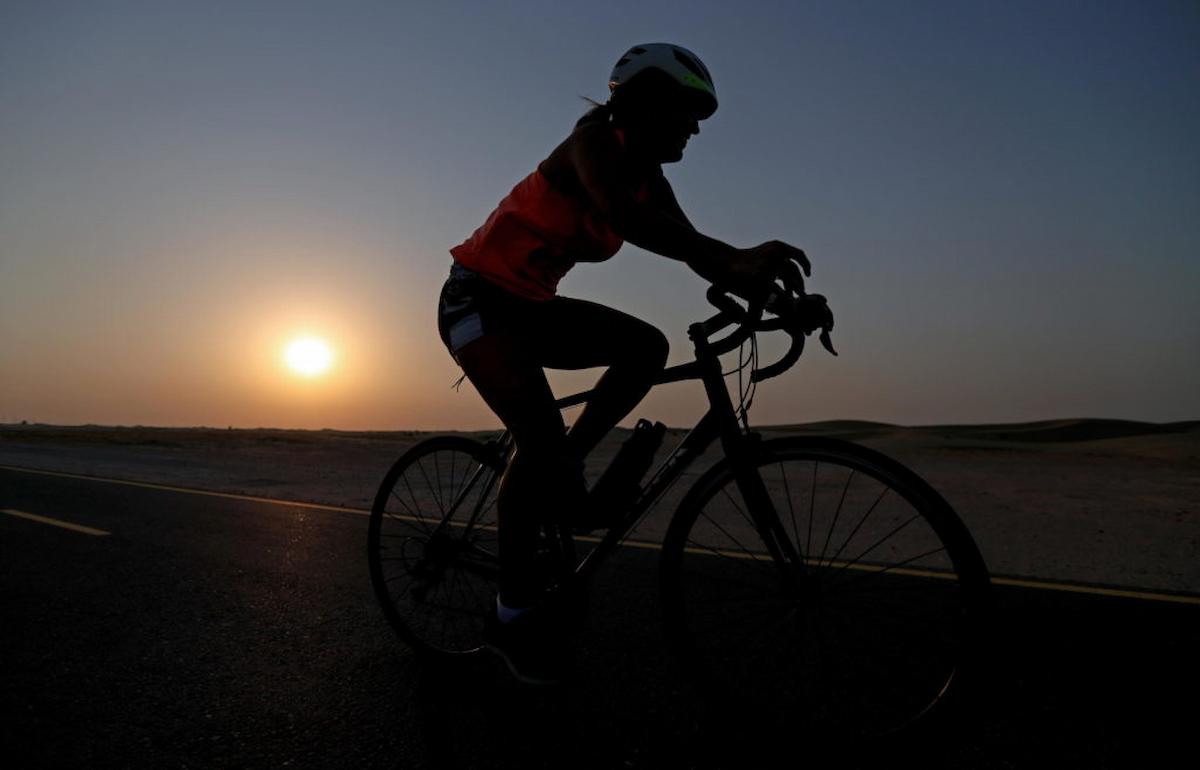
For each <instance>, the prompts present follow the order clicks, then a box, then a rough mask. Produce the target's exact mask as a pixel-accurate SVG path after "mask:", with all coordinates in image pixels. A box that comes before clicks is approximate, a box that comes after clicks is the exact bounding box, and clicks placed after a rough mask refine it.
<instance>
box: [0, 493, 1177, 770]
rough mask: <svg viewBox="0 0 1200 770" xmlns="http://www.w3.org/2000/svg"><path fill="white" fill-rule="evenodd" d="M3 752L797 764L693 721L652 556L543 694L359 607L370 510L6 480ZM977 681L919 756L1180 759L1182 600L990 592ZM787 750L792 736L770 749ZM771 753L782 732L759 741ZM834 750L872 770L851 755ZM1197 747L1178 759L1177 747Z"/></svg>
mask: <svg viewBox="0 0 1200 770" xmlns="http://www.w3.org/2000/svg"><path fill="white" fill-rule="evenodd" d="M0 509H4V510H14V511H21V512H25V513H29V514H35V515H39V516H43V517H51V518H53V519H56V520H61V521H66V522H71V523H74V524H78V525H82V526H85V527H90V528H94V529H97V530H101V531H104V532H108V533H110V534H107V535H95V534H88V533H86V532H83V531H78V530H72V529H65V528H61V527H57V526H51V525H49V524H47V523H44V522H41V521H36V520H32V519H29V518H24V517H17V516H14V515H0V600H2V601H0V607H2V615H0V675H2V677H3V680H2V685H3V686H2V691H0V703H2V706H3V715H2V723H0V724H2V726H0V746H2V747H3V748H2V752H3V753H2V754H0V757H2V758H3V761H4V764H5V765H6V766H7V767H156V768H157V767H290V768H294V767H303V768H307V767H313V768H327V767H328V768H341V767H354V768H366V767H381V768H435V767H436V768H476V767H478V768H510V767H511V768H518V767H554V768H559V767H570V768H643V767H645V768H651V767H653V768H659V767H662V768H671V767H709V766H722V767H724V766H731V767H732V766H755V765H759V764H761V765H764V766H771V767H787V766H796V767H801V766H805V765H806V759H811V757H807V756H806V753H805V748H804V746H802V745H797V744H794V743H793V744H790V749H791V753H790V755H788V756H778V757H776V758H772V759H763V758H761V756H759V755H758V753H757V752H756V751H755V750H754V749H755V746H754V745H751V744H752V742H751V741H750V740H749V739H748V738H747V737H745V736H744V735H743V734H741V732H740V731H739V730H738V729H736V728H733V727H732V726H730V727H729V728H728V729H723V728H722V727H721V726H711V725H710V726H706V727H701V726H700V722H699V721H698V720H697V717H696V714H695V710H694V709H693V705H694V704H693V698H692V697H691V695H690V694H689V691H688V688H687V686H686V685H685V684H684V683H683V682H682V681H681V679H680V678H679V676H678V674H677V673H676V671H675V668H674V667H673V665H672V661H671V659H670V657H669V656H668V654H667V651H666V649H665V646H664V643H663V641H662V634H661V631H660V625H659V622H658V619H657V618H658V597H657V588H656V583H655V574H654V567H655V564H654V561H653V558H652V554H651V553H649V552H645V551H637V552H634V549H630V553H629V554H628V555H627V556H624V557H622V558H621V559H619V560H616V561H614V562H613V564H612V567H611V568H607V573H606V574H605V575H604V576H603V577H602V578H601V579H600V581H599V582H598V584H597V585H596V587H595V591H596V593H595V597H594V600H593V608H592V616H591V620H590V622H589V631H588V634H587V636H586V637H585V638H584V640H583V642H582V647H581V649H580V652H579V658H580V660H579V664H580V665H579V673H578V675H577V678H576V680H575V681H573V682H572V683H571V684H570V685H569V686H566V687H564V688H562V689H560V690H556V691H553V692H549V693H547V692H543V691H530V690H528V689H526V688H522V687H520V686H518V685H516V684H515V683H513V682H512V681H511V680H510V679H509V678H508V676H507V674H506V672H505V671H504V670H503V668H502V666H501V665H500V664H498V663H496V662H495V661H493V660H491V659H488V658H481V659H477V660H475V661H472V662H470V663H468V664H466V665H464V666H462V667H461V668H459V669H457V670H454V671H431V670H427V669H426V668H424V667H422V666H421V665H419V664H418V662H417V661H416V660H415V659H414V658H413V656H412V655H411V654H410V653H409V651H408V650H407V649H406V648H405V647H404V646H403V645H402V644H400V643H399V642H398V641H397V639H396V638H395V637H394V635H393V634H392V632H391V630H390V629H389V628H388V627H387V626H386V624H385V623H384V621H383V619H382V616H381V614H380V613H379V611H378V609H377V608H376V607H375V605H374V599H373V596H372V594H371V591H370V586H369V578H368V576H367V566H366V559H365V539H366V538H365V534H366V517H365V516H363V515H361V514H358V513H354V512H346V511H333V510H326V509H321V508H314V507H304V506H299V505H284V504H278V503H269V502H261V501H251V500H246V499H236V498H230V497H218V496H212V495H201V494H189V493H184V492H178V491H168V490H163V489H154V488H145V487H138V486H130V485H123V484H112V483H105V482H101V481H89V480H82V479H72V478H63V477H55V476H47V475H37V474H30V473H22V472H14V471H7V470H0ZM997 594H998V601H999V622H998V624H997V635H996V639H995V647H994V651H993V660H994V666H993V670H992V674H993V676H992V679H991V681H990V684H989V685H988V687H989V689H988V691H987V693H986V698H985V699H984V701H983V703H981V704H980V705H979V706H977V707H976V708H975V709H974V710H973V711H971V712H970V713H968V714H966V715H965V716H964V718H963V719H962V720H961V721H960V722H959V723H958V724H957V725H956V726H955V727H954V729H953V730H952V731H939V732H936V733H933V734H930V735H924V736H920V738H919V739H916V740H914V741H912V742H909V743H907V744H905V745H900V746H888V747H886V749H885V751H886V756H885V757H883V758H882V759H885V760H887V761H889V763H891V764H897V765H898V766H905V765H906V764H908V762H919V763H920V764H921V766H924V767H956V768H967V767H980V768H1011V767H1089V768H1106V767H1146V766H1154V767H1171V766H1178V767H1184V766H1187V767H1191V766H1192V765H1191V762H1190V761H1189V760H1188V757H1189V755H1191V751H1190V748H1189V751H1188V752H1187V753H1183V749H1184V747H1185V746H1190V741H1189V739H1190V733H1191V732H1192V731H1193V730H1194V727H1195V723H1196V717H1197V707H1196V704H1197V702H1200V701H1198V699H1197V685H1198V684H1200V663H1198V660H1197V650H1200V623H1198V622H1197V620H1200V606H1197V605H1195V604H1191V605H1189V604H1180V603H1170V602H1160V601H1144V600H1137V599H1130V598H1119V597H1111V596H1098V595H1092V594H1084V593H1074V592H1067V591H1048V590H1038V589H1027V588H1017V587H1000V588H999V589H998V590H997ZM782 746H783V747H784V748H789V744H788V742H787V740H786V736H785V739H784V740H783V741H782ZM774 748H776V749H778V748H779V746H776V747H774ZM837 753H838V759H839V765H840V766H847V767H854V766H877V765H878V764H879V762H880V761H881V757H879V756H868V755H866V754H864V753H863V749H862V747H860V746H855V745H847V746H845V747H842V748H841V749H839V750H838V752H837ZM1192 758H1193V759H1194V757H1192Z"/></svg>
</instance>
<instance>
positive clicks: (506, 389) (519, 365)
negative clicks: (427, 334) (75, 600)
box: [438, 43, 809, 684]
mask: <svg viewBox="0 0 1200 770" xmlns="http://www.w3.org/2000/svg"><path fill="white" fill-rule="evenodd" d="M609 89H610V96H609V99H608V101H607V102H606V103H604V104H597V105H596V106H595V107H594V108H593V109H591V110H590V111H589V112H587V113H586V114H585V115H584V116H583V117H582V118H580V119H579V121H578V122H577V123H576V125H575V128H574V130H573V131H572V132H571V135H570V136H568V137H567V138H566V139H565V140H564V141H563V142H562V143H561V144H559V145H558V146H557V147H555V148H554V150H553V151H552V152H551V153H550V155H549V157H547V158H546V159H545V160H543V161H542V162H541V163H539V164H538V166H537V169H536V170H535V171H534V172H533V173H531V174H529V176H527V177H525V178H524V179H522V180H521V181H520V182H519V183H517V185H516V187H514V188H513V189H512V191H511V192H510V193H509V194H508V195H507V196H506V197H505V198H504V199H503V200H502V201H500V204H499V205H498V206H497V207H496V210H495V211H493V212H492V214H491V215H490V216H489V217H488V219H487V221H486V222H485V223H484V224H483V226H482V227H480V228H479V229H478V230H476V231H475V232H474V234H472V235H471V237H470V238H468V239H467V240H466V241H464V242H463V243H461V244H459V245H458V246H455V247H454V248H452V249H451V250H450V253H451V255H452V256H453V257H454V262H453V266H452V267H451V270H450V277H449V279H448V280H447V281H446V283H445V286H444V287H443V288H442V293H441V299H440V303H439V308H438V329H439V332H440V334H441V337H442V340H443V342H445V344H446V346H447V348H448V349H449V350H450V353H451V355H453V356H454V358H455V360H456V361H457V362H458V363H459V365H460V366H461V367H462V369H463V372H464V373H465V374H466V376H467V377H468V378H469V379H470V380H471V384H472V385H474V386H475V389H476V390H477V391H478V392H479V394H480V395H481V396H482V397H483V399H484V401H485V402H486V403H487V404H488V406H489V407H491V409H492V410H493V411H494V412H495V413H496V415H497V416H498V417H499V418H500V420H501V421H503V423H504V425H505V426H506V427H507V428H508V430H509V431H510V432H511V433H512V437H513V440H514V442H515V446H516V454H515V456H514V458H513V460H512V462H511V463H509V465H508V467H507V469H506V470H505V472H504V476H503V478H502V480H501V484H500V491H499V495H498V508H499V513H498V516H499V549H500V554H499V555H500V570H501V574H500V592H499V595H498V596H497V597H496V615H495V617H494V618H489V621H488V623H487V626H486V627H485V629H484V640H485V642H486V643H487V645H488V647H489V648H491V649H492V650H494V651H495V652H497V653H499V654H500V655H501V656H502V657H503V659H504V660H505V662H506V663H507V665H508V667H509V669H510V670H511V671H512V673H513V675H514V676H516V677H517V678H518V679H519V680H521V681H524V682H528V683H539V684H545V683H553V682H555V681H557V680H558V679H559V677H560V675H561V672H562V668H563V665H564V662H565V653H566V652H567V647H568V645H567V642H566V639H565V638H564V636H563V634H562V631H561V625H560V624H559V623H558V621H557V619H555V618H554V617H553V613H551V612H549V611H546V610H544V609H542V608H539V607H538V601H539V595H540V593H541V592H542V590H543V587H542V585H541V576H540V575H539V574H538V570H537V569H536V567H535V555H536V549H537V537H538V530H539V526H540V523H541V522H542V521H546V520H550V518H551V517H558V516H562V515H564V514H565V515H566V516H567V517H568V520H570V521H573V524H574V528H575V530H576V531H589V530H591V529H595V528H597V527H601V526H606V525H607V524H608V523H609V522H608V521H606V520H605V516H604V514H603V508H602V507H601V506H597V505H592V504H590V503H589V500H588V498H587V488H586V483H585V481H584V476H583V459H584V457H586V455H587V454H588V452H590V451H591V450H592V449H593V448H594V447H595V446H596V444H597V443H599V441H600V440H601V439H602V438H603V437H604V436H605V434H607V433H608V432H609V430H611V429H612V428H613V427H614V426H615V425H616V424H617V422H618V421H620V420H621V419H622V418H624V417H625V416H626V415H627V414H629V412H630V411H631V410H632V409H633V407H634V406H636V405H637V404H638V402H639V401H641V400H642V398H643V397H644V396H645V395H646V393H647V392H648V391H649V389H650V387H651V386H652V385H653V384H654V382H655V378H656V377H657V376H658V374H659V373H660V372H661V371H662V370H663V368H664V366H665V364H666V360H667V352H668V351H667V339H666V337H664V336H663V334H662V332H660V331H659V330H658V329H656V328H655V327H653V326H651V325H650V324H647V323H646V322H644V321H641V320H639V319H637V318H633V317H632V316H629V315H627V314H625V313H622V312H619V311H617V310H614V309H612V308H609V307H605V306H603V305H599V304H596V303H594V302H586V301H583V300H578V299H569V298H566V297H560V296H557V295H556V287H557V285H558V282H559V280H560V279H561V278H562V277H563V275H564V274H565V273H566V272H567V271H568V270H570V269H571V267H572V266H573V265H574V264H576V263H577V262H601V261H604V260H606V259H608V258H609V257H611V256H612V255H613V254H615V253H616V252H617V250H618V249H619V248H620V246H621V244H622V242H623V241H629V242H630V243H633V244H635V245H637V246H640V247H642V248H643V249H646V250H649V251H652V252H655V253H657V254H661V255H663V256H665V257H669V258H671V259H676V260H680V261H683V262H686V263H687V264H688V266H690V267H691V268H692V269H693V270H695V271H696V272H697V273H698V274H699V275H700V276H702V277H703V278H705V279H706V280H709V281H712V282H716V283H721V284H722V285H724V286H726V287H728V288H730V289H732V290H733V291H735V292H737V293H738V294H741V295H742V296H744V297H747V298H750V297H753V296H756V295H760V294H761V293H764V292H765V291H766V290H767V288H768V287H769V285H770V283H771V281H772V280H773V279H774V278H775V277H776V276H778V275H780V274H781V273H782V272H784V271H786V270H795V269H796V265H795V263H799V265H800V266H802V267H803V269H804V270H805V272H808V270H809V265H808V260H807V258H806V257H805V255H804V253H803V252H802V251H801V250H800V249H797V248H795V247H793V246H789V245H788V244H786V243H782V242H780V241H769V242H767V243H763V244H761V245H759V246H755V247H754V248H750V249H737V248H734V247H732V246H730V245H728V244H726V243H722V242H721V241H718V240H716V239H715V238H710V237H708V236H706V235H703V234H701V233H699V232H697V231H696V229H695V228H694V227H692V225H691V223H690V222H689V221H688V219H687V217H686V216H684V213H683V211H681V210H680V208H679V204H678V202H677V201H676V199H675V195H674V193H673V192H672V190H671V186H670V184H668V183H667V180H666V178H665V177H664V176H663V172H662V165H661V164H663V163H673V162H675V161H678V160H680V159H681V158H682V157H683V149H684V147H685V146H686V144H687V141H688V139H689V138H690V137H691V136H692V135H693V134H698V133H699V132H700V127H699V121H700V120H704V119H706V118H708V117H709V116H711V115H712V114H713V112H714V111H716V108H717V97H716V91H715V90H714V88H713V83H712V78H711V77H710V76H709V73H708V69H707V68H706V67H705V66H704V64H703V63H702V62H701V61H700V59H699V58H697V57H696V55H695V54H693V53H691V52H690V51H688V50H687V49H685V48H682V47H681V46H677V45H671V44H669V43H649V44H646V45H639V46H634V47H633V48H631V49H629V51H628V52H627V53H626V54H625V55H624V56H622V57H621V58H620V59H619V60H618V61H617V64H616V66H615V67H614V68H613V71H612V75H611V77H610V78H609ZM792 260H795V263H793V262H792ZM601 366H602V367H607V371H606V372H605V373H604V375H603V376H602V377H601V378H600V380H599V382H598V383H597V385H596V389H595V394H594V396H593V397H592V398H591V400H590V401H588V403H587V404H586V406H585V407H584V409H583V411H582V412H581V414H580V415H579V417H578V419H577V420H576V421H575V423H574V424H573V425H572V426H571V429H570V431H567V430H566V427H565V425H564V423H563V419H562V415H561V414H560V412H559V410H558V409H557V408H556V407H555V405H554V396H553V394H552V392H551V390H550V386H549V384H548V383H547V381H546V375H545V372H544V369H545V368H547V367H548V368H551V369H586V368H590V367H601Z"/></svg>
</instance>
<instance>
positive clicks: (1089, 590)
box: [0, 465, 1200, 606]
mask: <svg viewBox="0 0 1200 770" xmlns="http://www.w3.org/2000/svg"><path fill="white" fill-rule="evenodd" d="M0 470H8V471H16V472H18V473H33V474H38V475H42V476H59V477H62V478H68V479H81V480H83V481H98V482H103V483H105V484H122V485H124V486H130V487H142V488H145V489H161V490H164V491H167V492H181V493H183V494H189V495H207V496H209V497H223V498H226V499H230V500H245V501H248V502H254V503H266V504H269V505H286V506H290V507H293V508H309V509H312V510H319V511H339V512H342V513H355V514H358V515H360V516H369V515H370V513H371V512H370V511H366V510H363V509H361V508H347V507H345V506H340V505H323V504H321V503H301V502H296V501H294V500H280V499H278V498H273V497H255V496H253V495H242V494H237V493H234V492H213V491H211V490H207V489H193V488H191V487H178V486H172V485H169V484H153V483H150V482H147V481H130V480H128V479H112V478H106V477H103V476H87V475H84V474H81V473H65V472H63V471H46V470H40V469H34V468H22V467H20V466H16V465H0ZM6 512H7V511H6ZM26 515H31V514H26ZM395 516H396V518H399V519H405V520H409V521H414V522H420V519H417V518H415V517H412V516H407V515H403V514H397V515H395ZM72 526H76V525H72ZM488 529H493V527H489V528H488ZM97 531H99V530H97ZM104 534H108V533H107V532H105V533H104ZM575 539H576V540H580V541H583V542H589V543H599V542H600V540H601V538H598V537H592V536H577V537H576V538H575ZM621 545H624V546H627V547H630V548H641V549H644V550H650V551H661V550H662V544H661V543H656V542H647V541H641V540H623V541H621ZM691 550H692V549H689V551H691ZM696 551H698V552H701V553H711V549H710V550H709V551H704V550H703V549H696ZM720 555H725V556H735V557H736V558H742V559H746V558H757V557H755V556H752V555H748V554H744V553H736V554H734V553H721V554H720ZM838 566H841V565H840V564H839V565H838ZM846 566H850V567H852V568H854V569H872V567H869V566H864V565H857V564H856V565H846ZM889 571H890V572H896V573H897V574H900V573H903V574H906V575H915V576H921V577H931V578H939V579H946V578H947V577H948V576H947V575H946V574H945V573H938V572H933V571H929V570H914V569H909V568H898V569H896V570H889ZM992 584H993V585H998V586H1012V587H1015V588H1031V589H1035V590H1041V591H1063V592H1066V593H1076V594H1090V595H1094V596H1109V597H1114V598H1121V599H1137V600H1141V601H1149V602H1170V603H1174V604H1190V605H1197V606H1200V596H1198V595H1194V594H1168V593H1160V592H1156V591H1143V590H1138V589H1123V588H1105V587H1102V586H1090V585H1084V584H1081V583H1064V582H1051V581H1044V580H1028V579H1025V578H1006V577H997V576H993V577H992Z"/></svg>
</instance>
